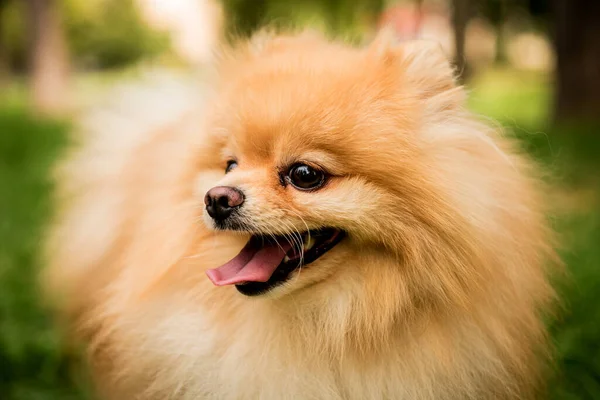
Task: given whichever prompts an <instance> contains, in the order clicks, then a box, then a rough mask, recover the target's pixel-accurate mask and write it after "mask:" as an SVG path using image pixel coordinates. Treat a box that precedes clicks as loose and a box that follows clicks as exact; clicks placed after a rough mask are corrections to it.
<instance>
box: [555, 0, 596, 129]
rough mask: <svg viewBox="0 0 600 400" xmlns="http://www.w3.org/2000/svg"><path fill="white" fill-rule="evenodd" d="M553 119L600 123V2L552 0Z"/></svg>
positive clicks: (590, 0)
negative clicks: (554, 90) (554, 75)
mask: <svg viewBox="0 0 600 400" xmlns="http://www.w3.org/2000/svg"><path fill="white" fill-rule="evenodd" d="M554 16H555V23H556V25H555V38H554V39H555V47H556V55H557V70H556V94H555V114H554V116H555V119H556V120H557V121H561V120H571V119H575V118H582V119H596V120H597V119H600V23H599V21H600V1H598V0H568V1H567V0H554Z"/></svg>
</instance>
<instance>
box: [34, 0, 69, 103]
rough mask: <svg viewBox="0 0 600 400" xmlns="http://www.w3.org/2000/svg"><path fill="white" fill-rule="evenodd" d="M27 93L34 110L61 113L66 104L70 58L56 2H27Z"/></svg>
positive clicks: (36, 0) (67, 100)
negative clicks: (28, 58)
mask: <svg viewBox="0 0 600 400" xmlns="http://www.w3.org/2000/svg"><path fill="white" fill-rule="evenodd" d="M27 14H28V15H27V16H28V28H29V35H30V36H29V46H30V48H29V50H30V53H29V56H30V74H31V78H30V79H31V81H30V90H31V100H32V105H33V107H34V108H35V110H36V111H39V112H41V113H46V114H60V113H63V112H65V111H66V108H67V106H68V103H69V98H68V89H69V85H68V77H69V59H68V51H67V45H66V42H65V37H64V33H63V30H62V24H61V18H60V10H59V2H58V0H27Z"/></svg>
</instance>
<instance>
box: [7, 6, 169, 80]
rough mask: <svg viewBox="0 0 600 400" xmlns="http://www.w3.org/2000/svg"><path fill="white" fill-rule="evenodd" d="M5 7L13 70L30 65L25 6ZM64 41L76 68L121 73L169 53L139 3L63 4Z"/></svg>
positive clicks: (164, 36)
mask: <svg viewBox="0 0 600 400" xmlns="http://www.w3.org/2000/svg"><path fill="white" fill-rule="evenodd" d="M2 1H5V2H7V4H4V7H3V8H4V9H3V10H2V13H0V47H1V48H3V49H5V52H6V53H7V56H8V58H9V60H10V61H11V64H12V67H13V68H14V69H17V70H19V71H22V70H24V69H26V65H27V43H28V40H29V39H28V37H27V34H26V33H27V24H26V22H27V21H26V20H25V15H26V8H25V2H21V1H17V0H2ZM60 6H61V7H62V8H61V10H60V11H61V14H62V17H63V18H62V20H63V23H64V29H65V34H66V39H67V42H68V44H69V48H70V50H71V57H72V58H73V61H74V62H75V63H76V64H79V65H82V66H84V67H97V68H101V69H106V68H119V67H123V66H126V65H129V64H132V63H134V62H136V61H140V60H142V59H145V58H152V57H155V56H157V55H159V54H161V53H162V52H164V51H165V50H167V49H168V48H169V38H168V36H167V34H166V33H163V32H157V31H155V30H153V29H152V28H151V27H149V26H148V25H147V24H146V23H145V21H144V20H143V19H142V17H141V16H140V13H139V10H138V9H137V6H136V3H135V0H64V1H62V2H60Z"/></svg>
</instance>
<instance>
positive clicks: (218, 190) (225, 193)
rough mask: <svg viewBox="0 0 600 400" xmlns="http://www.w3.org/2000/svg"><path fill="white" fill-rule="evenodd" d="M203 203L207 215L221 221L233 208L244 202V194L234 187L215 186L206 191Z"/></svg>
mask: <svg viewBox="0 0 600 400" xmlns="http://www.w3.org/2000/svg"><path fill="white" fill-rule="evenodd" d="M204 204H206V211H207V212H208V215H210V216H211V217H212V218H214V219H215V220H219V221H222V220H224V219H226V218H227V217H229V216H230V215H231V213H232V212H233V210H235V209H236V208H238V207H239V206H241V205H242V204H244V194H243V193H242V192H241V191H240V190H239V189H236V188H234V187H230V186H216V187H214V188H212V189H210V190H209V191H208V192H207V193H206V196H204Z"/></svg>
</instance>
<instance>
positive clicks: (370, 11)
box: [221, 0, 385, 36]
mask: <svg viewBox="0 0 600 400" xmlns="http://www.w3.org/2000/svg"><path fill="white" fill-rule="evenodd" d="M221 1H222V4H223V7H224V9H225V15H226V20H227V24H228V27H227V28H228V29H227V30H228V31H229V32H230V33H233V34H235V35H241V36H248V35H250V34H252V32H254V31H255V30H256V29H258V28H260V27H261V25H263V24H265V23H273V22H275V23H276V24H284V26H285V25H286V24H290V23H293V22H296V21H295V19H296V18H297V17H298V16H299V15H301V14H302V11H306V10H308V11H312V12H313V13H316V14H319V16H321V17H323V22H325V23H326V24H327V28H328V29H329V30H330V31H331V32H334V33H342V32H343V33H348V32H349V31H350V30H351V29H352V28H354V27H356V26H358V25H360V24H363V23H370V24H372V25H375V19H376V18H375V17H377V16H378V15H379V14H380V13H381V11H382V10H383V8H384V5H385V0H303V1H302V2H300V1H296V2H294V1H288V2H285V1H282V0H221Z"/></svg>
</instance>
